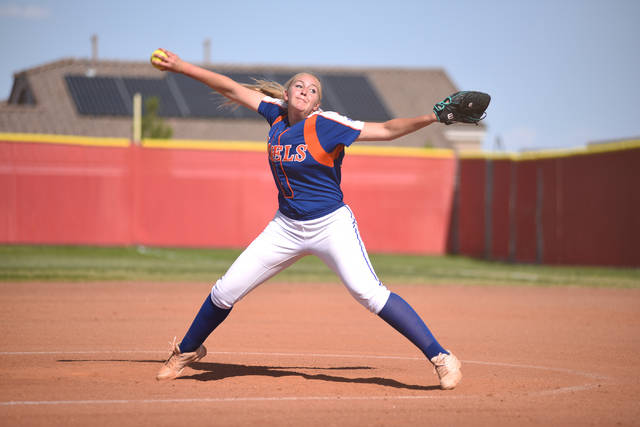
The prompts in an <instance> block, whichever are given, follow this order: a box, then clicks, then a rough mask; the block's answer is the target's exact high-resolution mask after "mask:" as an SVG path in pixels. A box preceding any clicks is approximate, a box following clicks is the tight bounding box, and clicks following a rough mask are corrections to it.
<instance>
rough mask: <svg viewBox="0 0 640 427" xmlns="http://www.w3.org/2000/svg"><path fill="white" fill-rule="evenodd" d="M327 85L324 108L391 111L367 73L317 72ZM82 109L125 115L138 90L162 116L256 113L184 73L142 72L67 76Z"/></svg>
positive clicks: (267, 75)
mask: <svg viewBox="0 0 640 427" xmlns="http://www.w3.org/2000/svg"><path fill="white" fill-rule="evenodd" d="M226 75H227V76H229V77H230V78H232V79H233V80H235V81H237V82H240V83H253V77H255V78H258V79H265V80H272V81H276V82H278V83H280V84H284V83H285V82H286V81H287V80H288V79H289V78H290V77H291V76H292V74H286V73H280V72H269V71H265V72H260V70H257V71H255V72H252V73H246V72H234V73H227V74H226ZM318 78H319V79H320V81H321V82H322V85H323V99H322V109H323V110H325V111H336V112H338V113H340V114H343V115H346V116H348V117H350V118H352V119H355V120H366V121H384V120H388V119H390V118H391V114H390V113H389V111H388V110H387V108H386V107H385V105H384V102H383V100H382V98H381V97H380V96H379V95H378V93H377V91H376V90H375V88H374V87H373V86H372V85H371V83H370V82H369V79H368V78H367V77H366V76H365V75H363V74H336V73H326V74H318ZM65 79H66V82H67V86H68V87H69V91H70V92H71V96H72V98H73V100H74V102H75V104H76V107H77V109H78V112H79V113H80V114H90V115H112V116H127V115H131V113H132V97H133V95H134V94H135V93H140V94H141V95H142V97H143V105H144V101H146V100H147V99H148V98H149V97H152V96H156V97H158V98H159V100H160V108H159V112H158V114H159V115H160V116H162V117H182V118H219V119H258V120H260V119H261V117H260V116H259V115H258V114H256V113H254V112H253V111H250V110H248V109H246V108H242V107H239V108H233V107H229V106H223V104H224V103H225V101H226V100H225V99H224V98H223V97H222V96H221V95H219V94H217V93H215V92H214V91H213V90H212V89H211V88H209V87H208V86H206V85H205V84H203V83H200V82H198V81H196V80H194V79H192V78H189V77H186V76H184V75H182V74H173V73H168V74H167V75H166V77H164V78H162V79H152V78H141V77H87V76H81V75H68V76H65Z"/></svg>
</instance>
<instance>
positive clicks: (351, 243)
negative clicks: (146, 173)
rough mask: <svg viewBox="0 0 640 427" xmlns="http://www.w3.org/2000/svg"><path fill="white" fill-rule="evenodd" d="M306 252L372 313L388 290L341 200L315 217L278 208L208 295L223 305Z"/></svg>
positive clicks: (380, 307)
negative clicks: (284, 212) (288, 213)
mask: <svg viewBox="0 0 640 427" xmlns="http://www.w3.org/2000/svg"><path fill="white" fill-rule="evenodd" d="M306 255H316V256H318V257H319V258H320V259H322V261H324V262H325V263H326V264H327V266H328V267H329V268H331V269H332V270H333V271H334V272H336V274H338V276H339V277H340V279H342V282H343V283H344V284H345V285H346V287H347V289H348V290H349V292H350V293H351V295H353V297H354V298H355V299H356V300H357V301H358V302H359V303H360V304H362V305H363V306H365V307H366V308H367V309H369V310H370V311H371V312H373V313H375V314H378V313H379V312H380V310H382V307H384V305H385V304H386V302H387V299H388V298H389V295H390V292H389V290H388V289H387V288H386V287H385V286H384V285H383V284H382V283H381V282H380V280H379V279H378V277H377V276H376V274H375V272H374V270H373V268H372V267H371V263H370V261H369V256H368V255H367V251H366V250H365V247H364V244H363V243H362V240H361V239H360V233H359V232H358V225H357V223H356V220H355V217H354V215H353V213H352V212H351V209H349V208H348V207H347V206H343V207H341V208H339V209H337V210H335V211H334V212H332V213H330V214H328V215H325V216H323V217H321V218H317V219H313V220H308V221H296V220H293V219H290V218H288V217H286V216H284V215H282V214H281V213H280V212H279V211H278V212H277V213H276V215H275V217H274V218H273V219H272V220H271V221H270V222H269V224H268V225H267V227H266V228H265V229H264V231H262V233H261V234H260V235H259V236H258V237H257V238H256V239H255V240H254V241H253V242H252V243H251V244H250V245H249V246H248V247H247V248H246V249H245V250H244V252H242V254H240V256H239V257H238V258H237V259H236V260H235V261H234V263H233V264H232V265H231V267H229V270H227V272H226V273H225V275H224V276H222V277H221V278H220V279H219V280H218V281H217V282H216V284H215V285H214V286H213V288H212V289H211V300H212V301H213V303H214V304H215V305H216V306H218V307H219V308H223V309H229V308H231V307H232V306H233V305H234V304H235V303H236V302H238V301H240V300H241V299H242V298H243V297H244V296H245V295H246V294H247V293H249V292H250V291H251V290H252V289H254V288H255V287H256V286H258V285H260V284H261V283H263V282H265V281H266V280H268V279H269V278H271V277H273V276H274V275H276V274H277V273H279V272H280V271H282V270H284V269H285V268H287V267H289V266H290V265H292V264H293V263H294V262H296V261H297V260H299V259H300V258H302V257H303V256H306Z"/></svg>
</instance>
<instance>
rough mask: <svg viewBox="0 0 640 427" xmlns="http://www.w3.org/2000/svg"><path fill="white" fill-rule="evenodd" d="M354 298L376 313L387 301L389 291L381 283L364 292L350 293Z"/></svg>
mask: <svg viewBox="0 0 640 427" xmlns="http://www.w3.org/2000/svg"><path fill="white" fill-rule="evenodd" d="M352 294H353V296H354V298H355V299H356V300H357V301H358V302H359V303H360V304H362V305H363V306H364V307H365V308H366V309H367V310H369V311H370V312H372V313H373V314H378V313H380V311H381V310H382V308H383V307H384V305H385V304H386V303H387V300H388V299H389V295H390V294H391V292H390V291H389V290H388V289H387V288H386V286H384V285H383V284H379V285H378V286H377V287H376V288H374V289H371V290H370V291H369V292H366V293H352Z"/></svg>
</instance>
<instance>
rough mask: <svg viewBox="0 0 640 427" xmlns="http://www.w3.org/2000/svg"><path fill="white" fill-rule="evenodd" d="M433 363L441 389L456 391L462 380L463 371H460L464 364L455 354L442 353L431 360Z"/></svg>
mask: <svg viewBox="0 0 640 427" xmlns="http://www.w3.org/2000/svg"><path fill="white" fill-rule="evenodd" d="M431 363H433V366H434V367H435V368H436V373H437V374H438V378H439V379H440V388H441V389H443V390H451V389H454V388H455V387H456V386H457V385H458V383H459V382H460V380H462V371H461V370H460V366H461V365H462V364H461V363H460V361H459V360H458V358H457V357H456V356H454V355H453V353H449V354H444V353H440V354H438V355H437V356H436V357H434V358H433V359H431Z"/></svg>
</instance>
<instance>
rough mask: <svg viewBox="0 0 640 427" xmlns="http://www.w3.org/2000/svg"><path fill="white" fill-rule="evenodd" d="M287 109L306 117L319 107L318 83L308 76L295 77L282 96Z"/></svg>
mask: <svg viewBox="0 0 640 427" xmlns="http://www.w3.org/2000/svg"><path fill="white" fill-rule="evenodd" d="M284 97H285V98H284V100H285V101H286V102H287V104H288V105H289V108H293V109H294V110H296V111H298V112H300V113H302V114H304V115H305V116H308V115H309V114H311V113H313V112H314V111H316V110H317V109H318V108H319V107H320V82H318V80H317V79H316V78H315V77H314V76H312V75H310V74H299V75H297V76H295V77H294V78H293V79H292V81H291V84H290V85H289V87H288V88H287V90H286V92H285V94H284Z"/></svg>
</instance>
